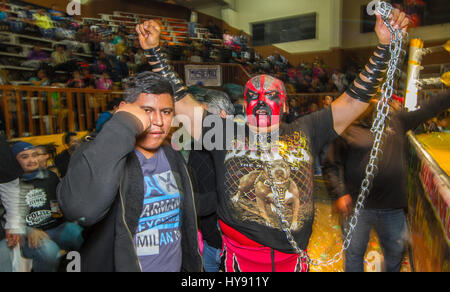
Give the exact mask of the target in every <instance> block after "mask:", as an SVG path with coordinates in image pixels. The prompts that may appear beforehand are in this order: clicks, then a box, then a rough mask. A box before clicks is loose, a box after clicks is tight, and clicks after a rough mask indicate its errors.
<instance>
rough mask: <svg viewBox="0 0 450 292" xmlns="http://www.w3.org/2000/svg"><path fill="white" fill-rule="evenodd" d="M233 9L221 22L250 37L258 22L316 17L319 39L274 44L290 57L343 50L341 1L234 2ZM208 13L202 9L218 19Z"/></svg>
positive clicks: (269, 0) (275, 0)
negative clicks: (315, 14)
mask: <svg viewBox="0 0 450 292" xmlns="http://www.w3.org/2000/svg"><path fill="white" fill-rule="evenodd" d="M234 7H235V9H230V8H224V9H222V13H221V19H223V20H224V21H225V22H227V23H228V24H229V25H230V26H232V27H235V28H237V29H242V30H244V31H245V32H246V33H248V34H251V32H252V31H251V24H252V23H255V22H261V21H267V20H272V19H279V18H286V17H291V16H297V15H302V14H308V13H313V12H315V13H317V38H316V39H314V40H304V41H297V42H290V43H283V44H275V46H277V47H279V48H281V49H283V50H285V51H288V52H289V53H293V54H294V53H306V52H315V51H327V50H330V49H331V48H334V47H339V46H340V42H341V38H340V36H341V33H340V31H341V29H340V27H341V24H340V21H339V19H340V15H341V8H342V0H235V3H234ZM208 10H211V8H209V9H208ZM208 10H202V9H199V11H200V12H202V13H205V14H208V15H212V16H215V15H213V13H212V12H211V11H208ZM214 14H216V15H217V13H214Z"/></svg>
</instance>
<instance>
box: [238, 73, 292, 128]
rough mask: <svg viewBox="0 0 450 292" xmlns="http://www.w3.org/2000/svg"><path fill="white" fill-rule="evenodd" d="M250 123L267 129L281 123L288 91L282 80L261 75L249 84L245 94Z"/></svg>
mask: <svg viewBox="0 0 450 292" xmlns="http://www.w3.org/2000/svg"><path fill="white" fill-rule="evenodd" d="M244 100H245V109H246V114H247V119H248V123H249V124H250V125H252V126H256V127H260V128H266V127H270V126H273V125H277V124H279V123H280V120H281V115H282V114H283V105H284V102H285V101H286V89H285V87H284V84H283V82H282V81H281V80H278V79H276V78H273V77H272V76H269V75H259V76H256V77H254V78H252V79H250V80H249V81H248V82H247V85H246V86H245V93H244Z"/></svg>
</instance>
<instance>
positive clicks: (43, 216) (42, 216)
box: [25, 189, 52, 227]
mask: <svg viewBox="0 0 450 292" xmlns="http://www.w3.org/2000/svg"><path fill="white" fill-rule="evenodd" d="M25 202H26V204H27V206H28V208H29V209H30V213H29V214H28V215H27V216H26V217H25V221H26V223H27V225H28V226H30V227H33V226H40V225H42V224H44V223H46V222H47V221H48V220H50V219H52V212H51V210H45V208H43V207H45V205H46V203H47V194H46V193H45V191H44V190H42V189H33V190H31V191H29V192H28V193H27V194H26V195H25Z"/></svg>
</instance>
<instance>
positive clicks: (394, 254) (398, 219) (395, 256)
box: [345, 209, 409, 272]
mask: <svg viewBox="0 0 450 292" xmlns="http://www.w3.org/2000/svg"><path fill="white" fill-rule="evenodd" d="M372 227H374V228H375V231H376V232H377V235H378V238H379V240H380V245H381V248H382V250H383V255H384V262H385V271H386V272H399V271H400V268H401V264H402V260H403V254H404V251H405V247H406V242H407V239H408V234H409V233H408V228H407V224H406V216H405V212H404V210H403V209H363V210H361V212H360V216H359V218H358V224H357V225H356V228H355V231H354V233H353V238H352V241H351V243H350V246H349V248H348V249H347V251H346V254H345V271H346V272H364V255H365V253H366V250H367V244H368V242H369V239H370V232H371V230H372Z"/></svg>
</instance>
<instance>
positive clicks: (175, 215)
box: [135, 149, 181, 272]
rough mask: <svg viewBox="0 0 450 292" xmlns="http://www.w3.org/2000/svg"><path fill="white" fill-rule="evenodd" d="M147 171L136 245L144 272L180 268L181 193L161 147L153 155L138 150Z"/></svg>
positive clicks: (167, 270)
mask: <svg viewBox="0 0 450 292" xmlns="http://www.w3.org/2000/svg"><path fill="white" fill-rule="evenodd" d="M135 152H136V155H137V157H138V159H139V162H140V164H141V168H142V171H143V174H144V188H145V195H144V209H143V212H142V214H141V218H140V219H139V225H138V228H137V232H136V236H135V246H136V251H137V255H138V257H139V262H140V264H141V267H142V271H143V272H180V270H181V230H180V227H181V222H180V204H181V196H180V191H179V189H178V186H177V183H176V181H175V177H174V176H173V173H172V171H171V169H170V165H169V162H168V160H167V157H166V155H165V154H164V151H163V150H162V149H159V150H158V152H157V153H156V154H155V155H154V156H153V157H151V158H150V159H146V158H145V156H144V155H143V154H142V153H141V152H139V151H138V150H135Z"/></svg>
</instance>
